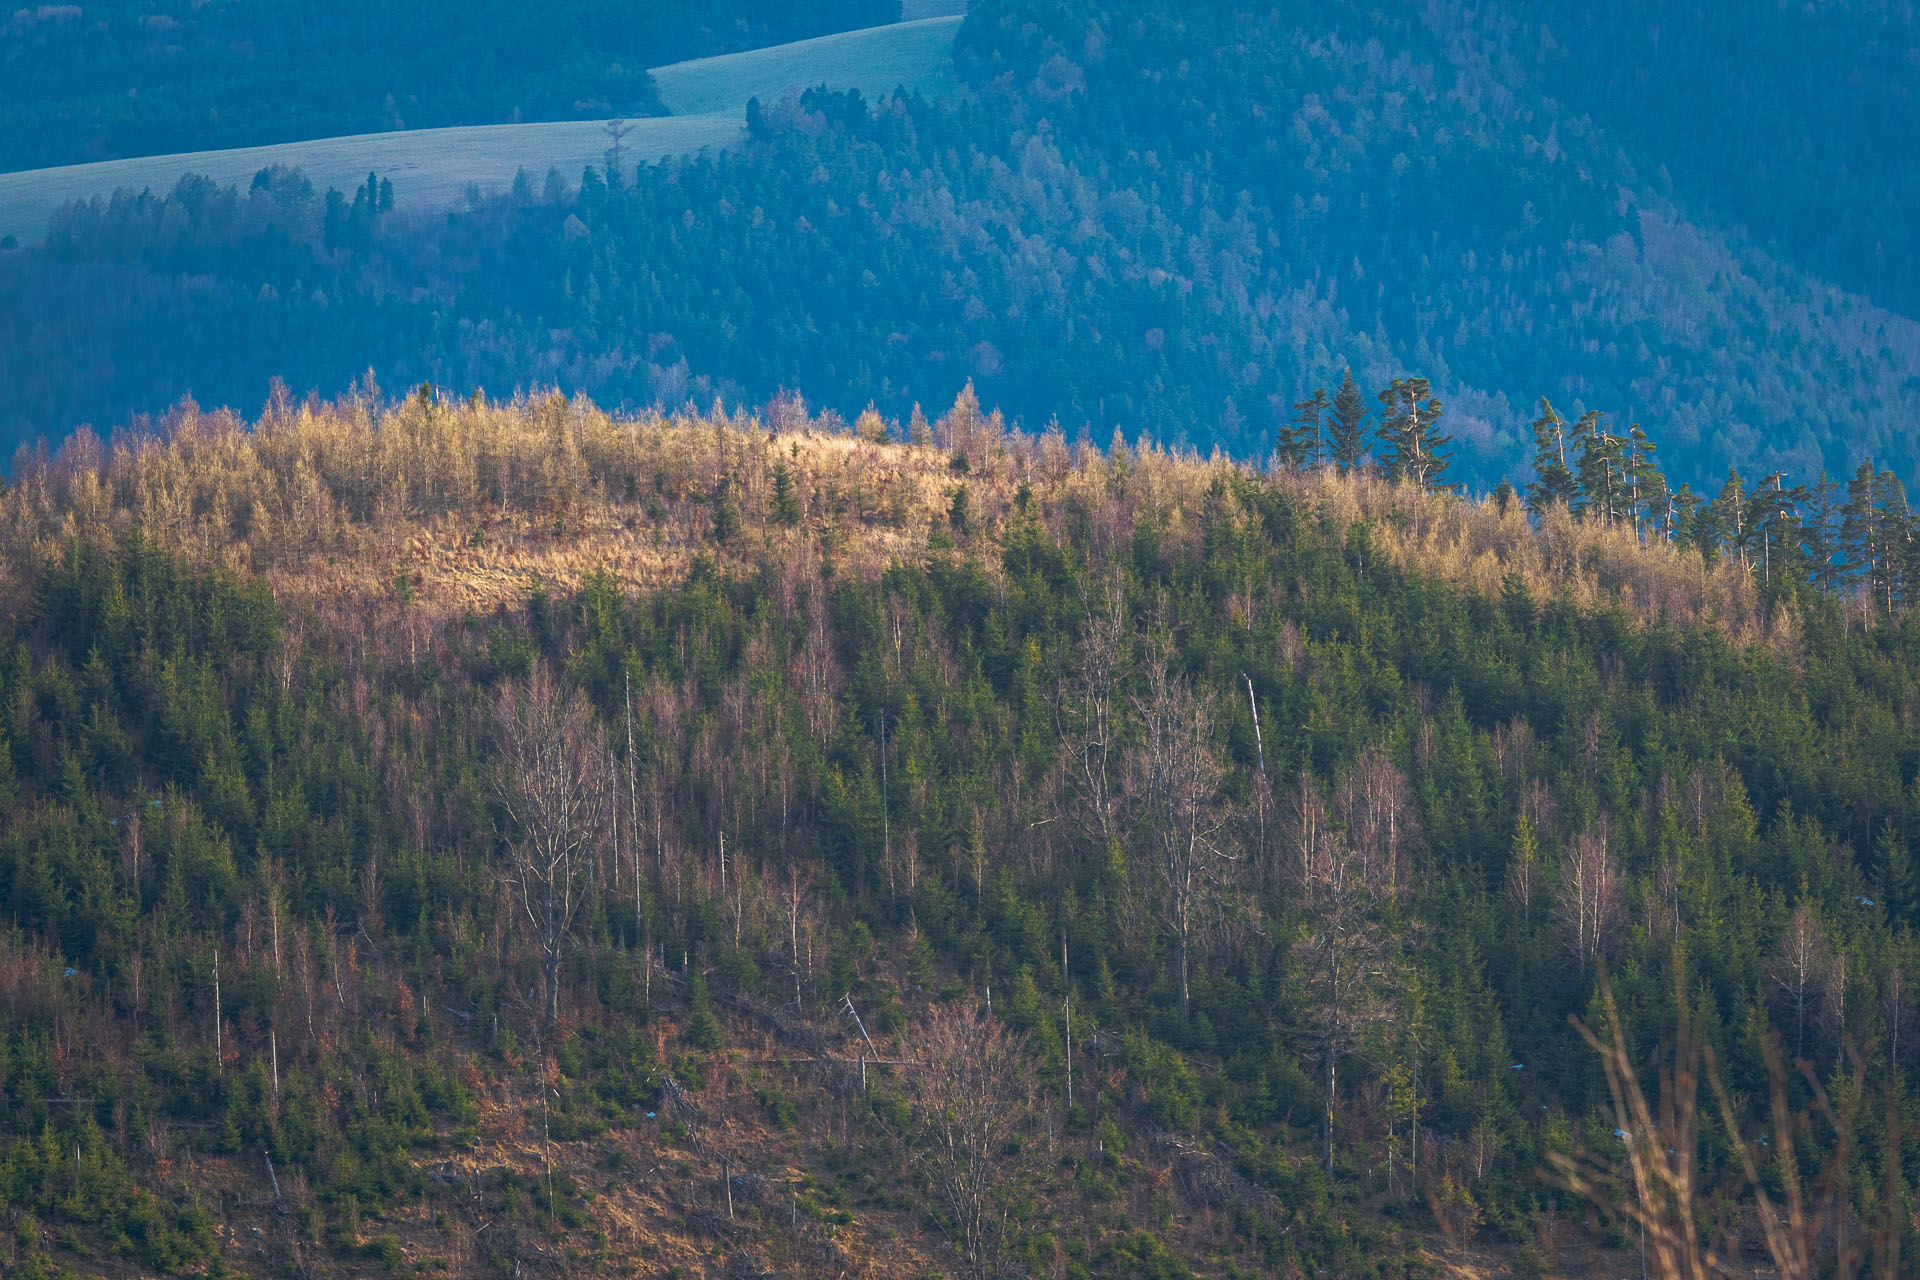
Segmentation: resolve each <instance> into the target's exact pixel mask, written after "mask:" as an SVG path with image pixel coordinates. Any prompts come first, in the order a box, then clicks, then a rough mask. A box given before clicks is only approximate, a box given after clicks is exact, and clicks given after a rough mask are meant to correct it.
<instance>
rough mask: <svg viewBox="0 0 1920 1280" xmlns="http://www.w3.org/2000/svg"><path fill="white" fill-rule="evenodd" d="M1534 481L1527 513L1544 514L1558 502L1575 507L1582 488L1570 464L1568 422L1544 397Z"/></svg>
mask: <svg viewBox="0 0 1920 1280" xmlns="http://www.w3.org/2000/svg"><path fill="white" fill-rule="evenodd" d="M1533 474H1534V482H1533V483H1532V484H1530V485H1528V486H1527V510H1529V511H1531V512H1533V514H1535V515H1541V514H1543V513H1544V512H1545V511H1546V510H1547V509H1548V508H1549V507H1552V506H1554V505H1555V504H1556V503H1557V504H1559V505H1561V506H1564V507H1567V508H1568V509H1569V510H1571V509H1572V507H1573V500H1574V497H1575V495H1577V494H1578V493H1579V485H1578V483H1576V482H1575V480H1574V478H1573V468H1572V467H1570V466H1568V465H1567V420H1566V419H1565V418H1563V417H1561V416H1560V414H1559V412H1558V411H1557V410H1556V409H1555V408H1554V407H1553V405H1552V404H1550V403H1548V401H1547V398H1546V397H1545V396H1541V397H1540V416H1539V417H1537V418H1535V419H1534V420H1533Z"/></svg>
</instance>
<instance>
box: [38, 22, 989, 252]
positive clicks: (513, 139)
mask: <svg viewBox="0 0 1920 1280" xmlns="http://www.w3.org/2000/svg"><path fill="white" fill-rule="evenodd" d="M959 25H960V19H959V18H957V17H936V18H929V19H924V20H921V21H916V22H900V23H894V24H891V25H889V26H884V27H870V28H866V29H863V30H860V31H850V32H843V33H840V34H837V35H830V36H821V37H817V38H815V39H811V40H801V41H797V42H795V43H792V44H785V45H776V46H774V47H771V48H767V49H755V50H750V51H748V52H745V53H738V54H725V55H722V56H719V57H713V58H701V59H696V60H694V61H690V62H683V63H675V64H673V65H671V66H666V67H659V68H656V69H655V70H654V71H653V72H652V75H653V77H654V81H655V83H656V85H657V86H658V90H659V94H660V100H661V102H662V103H663V104H664V105H665V106H666V107H667V109H668V110H669V111H671V112H672V113H673V114H672V115H671V116H655V117H647V118H643V119H636V120H630V121H628V122H627V123H626V128H625V132H624V134H623V136H622V139H621V147H622V149H623V151H624V152H625V154H626V157H627V160H628V162H630V163H631V162H651V161H655V160H659V159H660V158H662V157H664V156H679V155H688V154H692V153H694V152H698V151H700V150H702V149H703V148H707V147H717V146H723V145H725V144H726V143H728V142H731V141H733V140H734V139H735V138H736V137H738V136H739V134H740V130H741V125H742V113H743V111H744V109H745V107H746V104H747V100H748V99H749V98H753V97H756V96H757V97H759V98H760V99H761V100H762V101H763V102H767V103H769V104H771V103H773V102H774V101H777V100H778V99H779V98H780V97H781V96H782V95H783V94H785V93H786V92H787V91H788V90H791V89H798V88H806V87H811V86H813V85H818V84H827V85H831V86H832V87H834V88H836V89H858V90H860V91H861V92H862V93H865V94H867V95H868V96H870V97H877V96H879V95H882V94H885V93H888V92H891V91H892V90H894V89H896V88H901V87H905V88H907V89H909V90H915V91H918V92H921V93H927V94H933V93H940V92H944V91H946V90H948V89H950V88H951V87H952V76H951V65H952V64H951V57H950V54H951V51H952V47H953V37H954V32H955V31H957V30H958V28H959ZM611 141H612V140H611V136H610V134H609V132H608V128H607V122H606V121H603V120H568V121H559V122H554V123H540V124H503V125H475V126H466V127H457V128H447V129H419V130H400V131H394V132H389V133H370V134H356V135H353V136H350V137H341V138H320V139H316V140H311V141H305V142H288V143H279V144H275V145H272V146H260V147H241V148H236V149H233V150H226V151H201V152H191V153H186V154H175V155H164V156H143V157H139V158H137V159H129V160H107V161H100V162H98V163H94V164H85V165H68V166H63V167H60V168H53V169H32V170H27V171H24V172H18V173H6V174H0V237H6V236H12V237H13V238H14V239H15V240H16V241H17V242H19V243H22V244H26V243H31V242H33V241H34V240H37V239H38V238H39V237H40V235H41V234H42V233H43V232H44V231H45V229H46V226H47V220H48V219H49V218H50V217H51V216H52V215H53V213H54V212H55V210H57V209H59V208H60V206H61V205H63V204H66V203H68V202H69V201H73V200H87V199H92V198H93V197H95V196H106V195H110V194H112V193H113V192H115V191H122V190H131V191H136V192H138V191H151V192H154V193H156V194H165V193H167V192H169V191H171V190H173V188H174V185H175V184H176V183H177V182H179V180H180V179H181V178H183V177H185V176H187V175H189V174H197V175H205V176H206V177H209V178H211V179H213V181H214V182H215V183H217V184H219V185H220V186H239V187H242V188H245V187H246V185H247V183H248V182H249V181H250V180H251V179H252V178H253V175H254V174H256V173H258V172H259V171H260V170H262V169H265V168H268V167H271V166H284V167H286V168H290V169H299V170H300V171H301V172H302V173H304V174H305V175H306V176H307V178H308V180H309V181H311V182H312V183H313V185H314V186H315V188H317V189H319V190H322V191H324V190H326V189H327V188H329V187H334V188H339V189H341V190H351V189H352V188H354V187H355V186H357V185H359V184H360V183H362V182H364V181H365V180H366V177H367V174H368V173H378V174H379V175H380V176H381V177H382V178H387V179H391V180H392V182H393V187H394V200H395V205H396V207H399V208H409V209H435V208H446V207H451V206H454V205H457V204H459V203H460V202H461V201H462V199H463V198H464V197H465V196H466V194H467V192H468V188H469V187H470V186H476V187H478V189H479V190H480V191H481V192H482V193H483V194H499V193H501V192H504V191H506V190H507V188H508V187H509V186H511V185H512V183H513V180H514V176H515V174H516V173H518V172H519V171H520V170H522V169H525V170H526V171H528V172H529V173H530V174H531V175H533V177H534V180H535V182H536V183H538V181H539V180H540V179H541V178H542V177H544V176H545V174H546V173H547V171H548V170H549V169H558V170H559V171H560V173H561V174H562V176H563V177H565V178H566V179H567V180H568V181H569V182H572V181H577V180H578V179H579V176H580V171H581V170H582V169H583V168H584V167H586V166H588V165H593V166H599V165H602V164H604V163H605V161H606V156H607V152H608V149H609V147H610V146H611Z"/></svg>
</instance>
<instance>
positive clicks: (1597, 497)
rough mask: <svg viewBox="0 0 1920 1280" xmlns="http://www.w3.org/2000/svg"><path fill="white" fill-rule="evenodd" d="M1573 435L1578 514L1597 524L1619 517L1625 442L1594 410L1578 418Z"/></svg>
mask: <svg viewBox="0 0 1920 1280" xmlns="http://www.w3.org/2000/svg"><path fill="white" fill-rule="evenodd" d="M1572 436H1573V440H1574V443H1575V445H1576V447H1577V448H1578V450H1579V453H1578V461H1577V462H1576V463H1575V469H1576V470H1577V471H1578V472H1579V476H1580V514H1581V515H1582V516H1583V517H1585V518H1586V519H1588V520H1592V521H1594V522H1595V523H1597V524H1604V525H1611V524H1613V523H1614V522H1615V521H1616V520H1618V519H1619V518H1620V516H1621V515H1622V514H1623V513H1622V503H1623V500H1624V498H1625V492H1626V485H1625V479H1626V464H1627V460H1626V454H1625V451H1624V449H1623V447H1622V446H1623V445H1624V444H1625V441H1623V440H1622V439H1621V438H1620V437H1619V436H1616V435H1614V434H1613V433H1612V432H1611V431H1608V430H1607V428H1606V418H1605V417H1604V415H1602V414H1601V413H1600V411H1599V410H1597V409H1589V410H1587V412H1585V413H1583V414H1581V415H1580V421H1578V422H1576V423H1575V424H1574V426H1573V431H1572Z"/></svg>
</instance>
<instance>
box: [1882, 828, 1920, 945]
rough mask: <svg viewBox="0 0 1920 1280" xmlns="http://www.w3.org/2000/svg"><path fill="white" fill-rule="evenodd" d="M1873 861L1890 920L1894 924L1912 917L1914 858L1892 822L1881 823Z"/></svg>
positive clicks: (1883, 904) (1883, 902)
mask: <svg viewBox="0 0 1920 1280" xmlns="http://www.w3.org/2000/svg"><path fill="white" fill-rule="evenodd" d="M1873 862H1874V872H1875V874H1874V882H1875V884H1876V885H1877V886H1878V888H1877V891H1878V893H1879V895H1880V905H1881V906H1882V907H1883V908H1885V909H1886V913H1887V919H1888V920H1890V921H1892V922H1893V923H1894V924H1895V925H1898V924H1900V923H1902V922H1903V921H1908V920H1911V919H1912V918H1913V909H1914V890H1915V887H1916V886H1915V883H1914V875H1913V857H1912V854H1911V853H1910V852H1909V850H1908V849H1907V842H1906V841H1905V840H1904V839H1902V838H1901V835H1900V833H1899V832H1898V831H1895V830H1894V828H1893V824H1892V823H1890V822H1889V823H1885V824H1883V825H1882V826H1881V828H1880V835H1879V837H1878V838H1877V839H1875V840H1874V842H1873Z"/></svg>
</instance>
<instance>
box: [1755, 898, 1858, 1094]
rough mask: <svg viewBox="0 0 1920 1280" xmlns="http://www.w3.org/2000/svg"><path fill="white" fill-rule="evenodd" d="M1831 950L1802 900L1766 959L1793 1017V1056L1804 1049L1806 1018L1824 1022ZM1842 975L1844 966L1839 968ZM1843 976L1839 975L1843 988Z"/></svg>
mask: <svg viewBox="0 0 1920 1280" xmlns="http://www.w3.org/2000/svg"><path fill="white" fill-rule="evenodd" d="M1834 966H1835V960H1834V955H1833V952H1832V950H1831V949H1830V948H1828V946H1827V936H1826V932H1825V930H1823V929H1821V927H1820V921H1819V919H1818V918H1817V917H1816V916H1815V915H1814V914H1813V912H1812V911H1810V910H1808V909H1807V905H1806V904H1805V903H1804V902H1803V903H1801V904H1800V905H1799V906H1797V907H1795V908H1794V909H1793V915H1792V916H1790V917H1788V919H1787V929H1786V932H1785V933H1783V934H1781V935H1780V941H1779V942H1778V943H1777V944H1775V946H1774V949H1773V956H1772V958H1771V959H1770V960H1768V962H1767V977H1768V978H1769V979H1770V980H1771V981H1772V983H1773V988H1774V991H1775V993H1776V995H1777V998H1778V999H1779V1001H1780V1004H1781V1005H1782V1007H1783V1009H1784V1011H1785V1013H1786V1015H1787V1017H1789V1018H1790V1019H1792V1021H1793V1056H1794V1058H1795V1059H1799V1058H1803V1057H1805V1056H1806V1053H1807V1018H1808V1015H1809V1014H1811V1015H1813V1016H1814V1017H1815V1018H1816V1019H1818V1020H1820V1021H1822V1022H1825V1021H1829V1020H1830V1019H1831V1015H1830V1014H1829V1013H1828V1009H1829V1006H1830V1005H1831V1004H1832V1002H1833V1000H1832V996H1833V991H1834V985H1833V980H1834ZM1841 972H1842V975H1844V970H1842V971H1841ZM1844 982H1845V978H1844V976H1842V977H1841V983H1842V987H1841V989H1842V990H1844Z"/></svg>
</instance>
